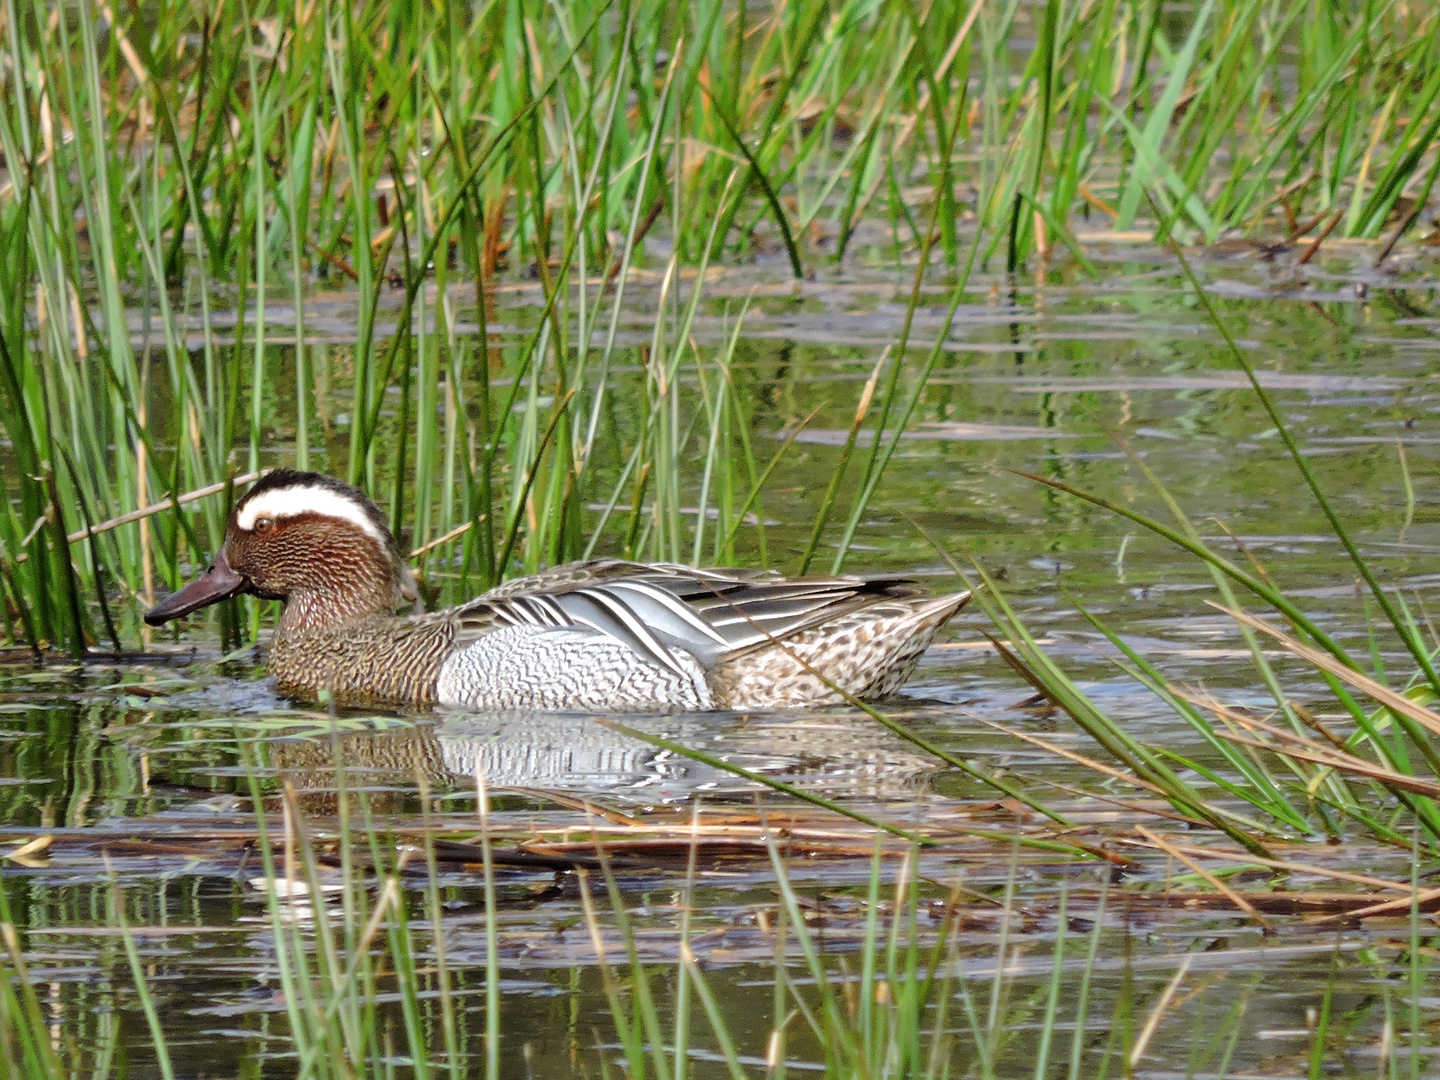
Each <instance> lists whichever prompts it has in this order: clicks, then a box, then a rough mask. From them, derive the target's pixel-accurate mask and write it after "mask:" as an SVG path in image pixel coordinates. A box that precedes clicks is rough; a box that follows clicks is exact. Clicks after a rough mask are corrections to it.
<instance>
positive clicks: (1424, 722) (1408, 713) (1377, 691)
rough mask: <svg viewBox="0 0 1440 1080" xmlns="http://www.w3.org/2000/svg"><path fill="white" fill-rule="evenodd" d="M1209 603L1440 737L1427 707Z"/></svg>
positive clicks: (1439, 716) (1438, 723)
mask: <svg viewBox="0 0 1440 1080" xmlns="http://www.w3.org/2000/svg"><path fill="white" fill-rule="evenodd" d="M1207 603H1209V604H1210V606H1211V607H1213V608H1215V609H1216V610H1217V611H1223V612H1224V613H1225V614H1226V615H1229V616H1230V617H1231V618H1232V619H1234V620H1235V621H1236V622H1239V623H1243V624H1244V625H1246V626H1248V627H1250V628H1251V629H1254V630H1258V631H1260V632H1261V633H1262V634H1267V635H1269V636H1270V637H1272V638H1274V639H1275V640H1276V641H1278V642H1279V643H1280V644H1281V645H1283V646H1284V647H1285V648H1286V649H1288V650H1289V651H1290V652H1292V653H1294V654H1295V655H1296V656H1298V657H1300V659H1302V660H1304V661H1305V662H1306V663H1308V664H1311V665H1313V666H1314V667H1317V668H1319V669H1320V670H1321V671H1324V672H1327V673H1329V674H1331V675H1334V676H1335V677H1336V678H1337V679H1340V680H1341V681H1342V682H1344V683H1346V684H1348V685H1350V686H1352V687H1354V688H1355V689H1356V690H1359V691H1361V692H1362V693H1365V694H1368V695H1369V696H1370V697H1372V698H1374V699H1375V700H1376V701H1378V702H1379V703H1380V704H1381V705H1384V706H1385V708H1387V709H1389V710H1390V711H1391V712H1392V713H1397V714H1399V715H1401V716H1404V717H1406V718H1407V719H1410V720H1414V721H1415V722H1416V723H1417V724H1419V725H1421V726H1422V727H1424V728H1425V729H1426V730H1427V731H1429V732H1430V733H1431V734H1433V735H1440V713H1436V712H1434V711H1433V710H1431V709H1427V708H1425V706H1423V705H1421V704H1419V703H1418V702H1415V701H1412V700H1411V699H1410V698H1408V697H1406V696H1405V695H1404V694H1401V693H1399V692H1397V691H1395V690H1391V689H1390V688H1389V687H1388V686H1386V685H1384V684H1383V683H1380V682H1377V681H1375V680H1374V679H1372V678H1370V677H1369V676H1368V675H1364V674H1362V673H1361V672H1358V671H1356V670H1355V669H1354V668H1349V667H1346V666H1345V665H1344V664H1342V663H1340V662H1339V661H1338V660H1336V659H1335V658H1334V657H1333V656H1330V655H1329V654H1328V653H1324V652H1321V651H1320V650H1319V649H1314V648H1311V647H1310V646H1309V645H1304V644H1302V643H1301V642H1299V641H1296V640H1295V639H1294V638H1292V637H1290V636H1289V635H1288V634H1286V633H1285V632H1284V631H1283V630H1279V629H1277V628H1276V627H1274V626H1271V625H1270V624H1269V623H1267V622H1265V621H1264V620H1263V619H1257V618H1256V617H1255V616H1253V615H1251V614H1249V613H1248V612H1244V611H1234V610H1232V609H1230V608H1227V607H1225V606H1223V605H1221V604H1216V603H1214V602H1213V601H1207Z"/></svg>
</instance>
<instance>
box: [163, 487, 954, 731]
mask: <svg viewBox="0 0 1440 1080" xmlns="http://www.w3.org/2000/svg"><path fill="white" fill-rule="evenodd" d="M408 583H409V576H408V573H407V571H406V569H405V564H404V562H403V561H402V559H401V556H400V549H399V548H398V547H397V546H396V544H395V539H394V537H393V536H391V535H390V530H389V529H388V528H387V527H386V525H385V520H384V518H383V517H382V516H381V513H380V510H379V508H378V507H376V506H375V504H374V503H373V502H371V501H370V500H369V499H368V498H367V497H366V496H365V495H364V493H363V492H361V491H360V490H359V489H358V488H354V487H351V486H350V485H349V484H344V483H341V482H340V481H338V480H334V479H332V478H330V477H328V476H322V475H320V474H318V473H308V472H296V471H293V470H289V469H277V470H275V471H273V472H271V473H268V474H267V475H265V476H264V477H262V478H261V479H260V480H259V481H257V482H256V483H255V485H254V486H253V487H252V488H251V489H250V490H249V491H248V492H247V493H246V495H245V497H244V498H243V499H242V500H241V501H240V503H239V504H238V505H237V506H236V507H235V512H234V513H233V514H232V515H231V517H230V521H229V524H228V526H227V528H226V533H225V543H224V545H223V546H222V547H221V548H220V551H219V552H218V553H217V554H216V556H215V561H214V563H212V564H211V565H210V567H209V569H207V570H206V571H205V573H204V574H202V575H201V576H200V577H199V578H197V579H196V580H195V581H192V582H191V583H190V584H188V585H186V586H185V587H184V588H183V589H181V590H180V591H179V592H176V593H173V594H171V595H170V596H168V597H166V598H165V599H164V600H162V601H161V602H160V603H158V604H156V605H155V607H153V608H151V610H150V611H149V612H148V613H147V614H146V616H145V621H146V622H148V623H150V624H151V625H152V626H159V625H161V624H162V623H165V622H167V621H169V620H170V619H176V618H180V617H181V616H183V615H188V614H190V613H191V612H192V611H196V610H198V609H200V608H202V607H205V606H207V605H209V604H213V603H216V602H217V601H220V600H224V599H226V598H227V597H231V596H235V595H238V594H240V593H250V594H252V595H254V596H259V597H263V598H265V599H269V600H280V601H283V602H284V604H285V609H284V612H283V614H282V615H281V616H280V622H279V625H278V626H277V627H276V629H275V633H274V636H273V637H272V639H271V642H270V651H269V658H268V661H269V669H270V675H271V678H272V679H273V680H274V682H275V684H276V686H277V688H278V689H279V690H280V691H281V692H282V693H284V694H286V695H287V696H290V697H295V698H302V699H306V700H311V701H314V700H317V699H319V698H321V697H322V695H324V694H328V695H329V696H330V698H331V699H332V700H334V701H336V702H337V703H340V704H372V703H378V702H387V703H393V704H399V705H419V706H424V705H453V706H460V707H469V708H477V709H505V710H509V709H531V710H548V711H599V712H651V711H675V710H687V711H689V710H695V711H704V710H712V709H768V708H778V707H784V706H804V705H825V704H834V703H837V702H840V701H843V700H844V697H843V695H841V694H840V693H838V692H837V691H836V689H835V687H838V688H840V689H841V690H843V691H845V693H847V694H850V695H852V696H854V697H857V698H868V699H876V698H882V697H885V696H886V695H888V694H891V693H893V692H894V691H896V690H897V689H899V687H900V685H901V684H902V683H904V682H905V680H906V679H907V678H909V676H910V674H911V672H913V671H914V670H915V665H916V663H917V662H918V661H919V659H920V654H921V653H923V652H924V651H925V650H926V648H928V647H929V645H930V642H931V641H932V640H934V637H935V634H936V633H937V632H938V631H939V629H940V628H941V627H942V626H944V625H945V623H946V622H947V621H948V620H949V619H950V617H951V616H953V615H954V614H955V613H956V612H957V611H959V610H960V608H961V607H963V606H964V604H965V602H966V601H967V600H968V599H969V598H970V594H969V593H963V592H962V593H952V594H950V595H948V596H938V597H931V596H926V595H923V594H922V593H921V590H919V589H918V588H917V587H916V586H915V584H914V582H913V581H910V580H908V579H904V578H895V577H890V578H871V579H864V578H853V577H808V578H789V579H787V578H783V577H780V576H778V575H775V574H773V573H766V572H761V571H753V570H731V569H724V570H696V569H693V568H691V567H688V566H678V565H674V564H670V563H658V564H642V563H633V562H623V561H621V560H618V559H596V560H592V561H589V562H578V563H569V564H566V565H564V566H557V567H554V568H552V569H549V570H546V571H543V572H541V573H539V574H535V575H532V576H530V577H522V578H516V579H514V580H512V581H508V582H506V583H505V584H503V585H500V586H499V587H497V588H494V589H491V590H490V591H489V592H487V593H485V594H484V595H482V596H479V597H477V598H476V599H474V600H471V601H470V602H468V603H466V604H462V605H461V606H459V607H455V608H450V609H449V610H446V611H439V612H434V613H431V614H424V615H411V616H408V617H404V616H397V615H396V614H395V611H396V609H397V608H399V607H400V606H401V605H402V604H403V603H404V600H405V594H406V591H407V588H408ZM832 684H833V685H832Z"/></svg>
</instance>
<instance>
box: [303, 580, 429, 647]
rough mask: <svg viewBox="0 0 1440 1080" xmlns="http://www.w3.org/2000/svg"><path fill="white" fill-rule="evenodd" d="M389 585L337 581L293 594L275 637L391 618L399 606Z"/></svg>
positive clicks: (395, 591)
mask: <svg viewBox="0 0 1440 1080" xmlns="http://www.w3.org/2000/svg"><path fill="white" fill-rule="evenodd" d="M400 602H401V596H400V590H399V588H398V586H396V585H395V584H394V583H393V582H391V581H381V580H378V579H376V580H373V581H365V582H357V581H344V580H341V581H337V582H335V583H334V587H329V588H313V589H303V590H296V591H294V592H292V593H291V594H290V595H289V597H287V598H286V600H285V612H284V614H283V615H281V616H280V625H279V626H278V627H277V633H278V634H279V635H281V636H284V637H295V636H298V635H305V634H311V633H324V632H327V631H331V630H338V629H340V628H342V627H345V626H349V625H352V624H354V623H357V622H361V621H364V620H367V619H373V618H377V617H385V616H389V615H393V614H394V613H395V609H396V608H397V607H398V606H399V605H400Z"/></svg>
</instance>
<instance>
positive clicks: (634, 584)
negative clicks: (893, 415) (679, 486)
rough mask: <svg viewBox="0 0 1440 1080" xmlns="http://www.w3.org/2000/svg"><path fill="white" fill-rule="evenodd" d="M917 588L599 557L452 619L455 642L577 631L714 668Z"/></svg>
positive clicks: (495, 593) (532, 580) (503, 590)
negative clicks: (523, 630) (525, 629)
mask: <svg viewBox="0 0 1440 1080" xmlns="http://www.w3.org/2000/svg"><path fill="white" fill-rule="evenodd" d="M919 592H920V590H919V589H917V588H916V587H915V585H914V583H913V581H912V580H910V579H907V578H872V579H862V578H843V577H835V578H799V579H793V580H792V579H786V578H782V577H778V576H775V575H773V574H765V573H763V572H756V571H751V570H696V569H693V568H691V567H686V566H677V565H673V564H666V563H661V564H653V565H646V564H641V563H627V562H622V561H619V560H598V561H596V562H592V563H570V564H567V565H565V566H560V567H555V568H553V569H552V570H548V571H545V572H544V573H542V574H537V575H533V576H531V577H528V578H518V579H516V580H514V581H511V582H507V583H506V584H505V585H502V586H500V587H499V588H497V589H493V590H491V591H490V592H488V593H486V594H485V595H484V596H481V597H479V598H477V599H475V600H472V601H471V602H470V603H469V604H466V605H464V606H463V607H461V608H457V609H456V611H455V612H454V615H455V618H456V620H457V638H458V641H457V643H460V644H463V643H465V642H467V641H469V640H473V639H474V638H476V637H479V636H481V635H483V634H485V633H488V632H489V631H491V630H494V629H498V628H499V627H500V626H503V625H517V624H522V625H531V626H543V627H573V628H576V629H584V630H587V631H589V632H593V633H599V634H605V635H607V636H609V637H612V638H614V639H616V640H617V641H621V642H623V643H624V644H625V645H626V646H628V647H629V648H631V649H633V650H634V651H635V652H636V653H638V654H639V655H640V656H642V657H644V658H645V659H646V661H647V662H649V663H653V664H657V665H659V666H662V667H667V668H671V669H672V670H673V669H675V668H676V666H677V664H676V661H675V660H674V658H673V656H672V655H671V653H670V650H671V649H672V648H674V649H682V650H684V651H685V652H688V653H690V654H691V655H692V656H694V657H695V658H696V659H697V660H699V661H700V663H701V664H703V665H705V666H706V667H710V666H713V665H715V664H717V663H719V662H720V661H722V660H724V659H729V658H733V657H735V656H736V655H739V654H741V653H744V652H746V651H749V650H751V649H754V648H758V647H760V646H763V645H768V644H771V643H773V642H775V641H777V640H783V639H785V638H787V637H790V636H792V635H794V634H798V633H801V632H803V631H805V630H808V629H810V628H811V627H814V626H818V625H820V624H821V623H825V622H830V621H832V620H835V619H840V618H842V617H844V616H845V615H848V614H850V613H852V612H855V611H859V610H862V609H864V608H867V607H871V606H873V605H875V604H879V603H884V602H886V601H888V600H895V599H899V598H903V597H909V596H914V595H917V594H918V593H919Z"/></svg>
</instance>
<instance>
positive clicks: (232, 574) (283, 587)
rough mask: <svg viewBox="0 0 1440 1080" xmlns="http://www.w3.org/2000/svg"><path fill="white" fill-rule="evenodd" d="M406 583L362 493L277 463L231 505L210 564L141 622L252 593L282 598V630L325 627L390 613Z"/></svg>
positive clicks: (387, 537) (375, 514)
mask: <svg viewBox="0 0 1440 1080" xmlns="http://www.w3.org/2000/svg"><path fill="white" fill-rule="evenodd" d="M407 583H408V577H407V575H406V572H405V564H404V563H403V562H402V561H401V559H400V551H399V549H398V548H397V547H396V546H395V538H394V537H392V536H391V535H390V530H389V528H388V527H387V526H386V524H385V519H384V518H383V517H381V516H380V510H379V509H378V508H377V507H376V506H375V504H374V503H373V502H371V501H370V500H369V499H368V498H366V496H365V494H364V492H362V491H361V490H360V489H359V488H356V487H352V486H351V485H349V484H345V483H342V482H340V481H339V480H335V479H332V478H331V477H328V476H322V475H321V474H319V473H309V472H296V471H295V470H293V469H276V470H275V471H274V472H271V473H268V474H266V475H265V476H264V477H262V478H261V479H260V480H259V481H257V482H256V484H255V486H254V487H252V488H251V489H250V490H249V491H248V492H247V493H246V495H245V497H244V498H243V499H241V500H240V503H239V505H237V506H236V507H235V512H234V513H233V514H231V515H230V523H229V525H228V526H227V528H226V530H225V543H224V545H223V546H222V547H221V548H220V550H219V552H218V553H216V555H215V561H214V562H213V563H212V564H211V565H210V567H209V569H207V570H206V571H205V573H204V574H202V575H201V576H200V577H198V578H196V579H195V580H194V581H192V582H191V583H190V584H189V585H186V586H185V587H184V588H183V589H181V590H180V591H179V592H177V593H172V594H171V595H170V596H167V597H166V598H165V599H164V600H162V601H160V603H158V604H156V605H155V606H154V607H153V608H151V609H150V611H149V612H148V613H147V614H146V616H145V621H146V622H148V623H149V624H150V625H151V626H159V625H161V624H162V623H165V622H168V621H169V620H170V619H178V618H180V617H181V616H182V615H188V614H190V613H191V612H192V611H198V610H199V609H200V608H202V607H207V606H208V605H210V604H213V603H216V602H217V601H220V600H224V599H226V598H228V597H231V596H236V595H238V594H240V593H250V594H251V595H253V596H259V597H263V598H265V599H267V600H283V601H285V615H284V617H283V619H282V621H281V626H282V628H284V629H323V628H326V627H331V626H338V625H341V624H343V623H347V622H350V621H352V620H354V619H357V618H363V617H365V616H367V615H379V614H387V615H388V614H391V613H392V612H394V610H395V609H396V608H397V607H398V606H399V605H400V604H401V603H402V602H403V599H404V596H405V593H406V585H407Z"/></svg>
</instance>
